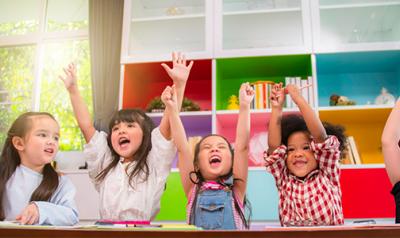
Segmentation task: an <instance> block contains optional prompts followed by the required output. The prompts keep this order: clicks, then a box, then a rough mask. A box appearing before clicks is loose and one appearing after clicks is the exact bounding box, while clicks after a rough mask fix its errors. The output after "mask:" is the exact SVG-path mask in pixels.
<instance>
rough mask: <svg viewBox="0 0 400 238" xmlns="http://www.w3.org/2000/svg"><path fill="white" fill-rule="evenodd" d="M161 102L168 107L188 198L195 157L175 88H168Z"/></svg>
mask: <svg viewBox="0 0 400 238" xmlns="http://www.w3.org/2000/svg"><path fill="white" fill-rule="evenodd" d="M161 100H162V101H163V103H164V104H165V106H166V110H167V115H168V119H169V122H170V125H171V132H172V138H173V140H174V142H175V145H176V147H177V149H178V158H179V163H178V167H179V173H180V175H181V181H182V186H183V190H184V191H185V194H186V197H188V194H189V192H190V188H191V187H192V185H193V183H192V182H191V181H190V178H189V173H190V172H191V171H193V170H194V169H193V155H192V151H191V150H190V147H189V144H188V141H187V139H186V132H185V129H184V127H183V124H182V121H181V118H180V117H179V109H178V108H179V107H178V99H177V94H176V88H175V86H172V87H169V86H168V87H166V88H165V89H164V92H163V93H162V95H161Z"/></svg>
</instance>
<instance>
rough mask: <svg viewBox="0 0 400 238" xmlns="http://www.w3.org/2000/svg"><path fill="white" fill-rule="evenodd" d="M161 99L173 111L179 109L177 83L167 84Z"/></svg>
mask: <svg viewBox="0 0 400 238" xmlns="http://www.w3.org/2000/svg"><path fill="white" fill-rule="evenodd" d="M161 101H162V102H163V103H164V104H165V106H166V107H167V108H169V109H171V110H173V111H178V100H177V97H176V91H175V85H172V87H170V86H167V87H166V88H165V89H164V91H163V92H162V94H161Z"/></svg>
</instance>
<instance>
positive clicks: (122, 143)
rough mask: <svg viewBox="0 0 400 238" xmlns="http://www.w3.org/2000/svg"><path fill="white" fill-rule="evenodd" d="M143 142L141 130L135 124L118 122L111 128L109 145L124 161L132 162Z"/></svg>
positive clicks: (137, 124)
mask: <svg viewBox="0 0 400 238" xmlns="http://www.w3.org/2000/svg"><path fill="white" fill-rule="evenodd" d="M142 140H143V130H142V128H141V127H140V125H139V123H137V122H119V123H117V124H115V125H114V126H113V127H112V130H111V144H112V147H113V149H114V151H115V152H116V153H117V154H118V155H119V156H121V157H123V158H124V159H125V161H132V160H133V156H134V155H135V153H136V151H137V150H138V149H139V147H140V145H141V144H142Z"/></svg>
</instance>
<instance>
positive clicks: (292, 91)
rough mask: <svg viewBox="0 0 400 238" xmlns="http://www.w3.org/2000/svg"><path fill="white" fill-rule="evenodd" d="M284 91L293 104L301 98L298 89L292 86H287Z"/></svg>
mask: <svg viewBox="0 0 400 238" xmlns="http://www.w3.org/2000/svg"><path fill="white" fill-rule="evenodd" d="M285 91H287V93H288V94H289V95H290V97H291V98H292V99H293V101H294V102H297V100H298V99H299V98H301V97H302V96H301V93H300V89H299V87H297V86H296V85H294V84H289V85H287V86H286V88H285Z"/></svg>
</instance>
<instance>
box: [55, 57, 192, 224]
mask: <svg viewBox="0 0 400 238" xmlns="http://www.w3.org/2000/svg"><path fill="white" fill-rule="evenodd" d="M172 61H173V68H169V67H168V66H167V65H166V64H163V65H162V67H164V69H165V70H166V72H167V73H168V75H169V76H170V77H171V78H172V79H173V82H174V85H175V87H176V88H177V92H178V102H179V103H178V104H179V110H180V106H181V105H182V100H183V93H184V89H185V85H186V82H187V79H188V77H189V72H190V69H191V67H192V65H193V61H192V62H190V63H189V64H187V63H186V59H185V56H184V55H182V54H180V53H177V54H176V53H173V56H172ZM65 74H66V75H65V77H61V79H62V80H63V81H64V84H65V87H66V89H67V90H68V92H69V95H70V99H71V102H72V107H73V109H74V113H75V116H76V119H77V121H78V125H79V127H80V129H81V131H82V133H83V135H84V137H85V140H86V142H87V144H86V145H85V147H84V153H85V155H86V158H87V163H88V169H89V176H90V178H91V179H92V181H93V183H94V185H95V187H96V189H97V191H98V192H99V193H100V217H101V218H102V219H113V220H152V219H153V218H154V217H155V216H156V215H157V213H158V211H159V209H160V199H161V195H162V193H163V192H164V188H165V183H166V180H167V177H168V175H169V173H170V169H171V166H172V162H173V160H174V158H175V154H176V147H175V145H174V143H173V142H172V141H171V140H169V139H170V133H171V132H170V124H169V121H168V117H167V116H166V113H164V116H163V118H162V119H161V122H160V125H159V126H158V127H156V128H155V126H154V123H153V121H152V120H151V118H149V117H148V116H147V115H146V113H145V112H144V111H142V110H140V109H123V110H119V111H118V112H116V113H115V115H114V117H113V118H111V120H110V123H109V134H108V135H107V134H106V133H105V132H101V131H97V130H96V129H95V128H94V126H93V123H92V121H91V119H90V114H89V111H88V109H87V106H86V105H85V103H84V101H83V99H82V97H81V96H80V94H79V90H78V86H77V79H76V69H75V66H74V65H73V64H71V65H70V66H69V67H68V68H67V69H65Z"/></svg>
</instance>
